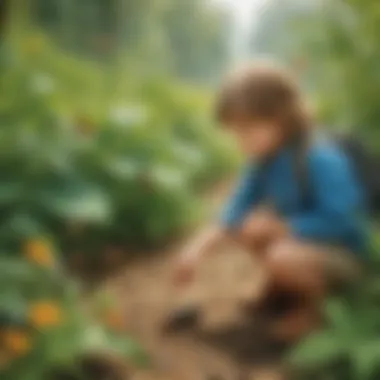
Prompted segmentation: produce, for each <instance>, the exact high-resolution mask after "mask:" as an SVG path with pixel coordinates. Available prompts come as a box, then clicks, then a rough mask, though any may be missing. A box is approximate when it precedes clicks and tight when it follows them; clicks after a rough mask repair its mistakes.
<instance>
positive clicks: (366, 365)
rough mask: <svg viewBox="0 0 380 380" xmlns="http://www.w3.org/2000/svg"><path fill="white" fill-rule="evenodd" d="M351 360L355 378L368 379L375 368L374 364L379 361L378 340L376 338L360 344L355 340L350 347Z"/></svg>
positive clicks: (379, 343)
mask: <svg viewBox="0 0 380 380" xmlns="http://www.w3.org/2000/svg"><path fill="white" fill-rule="evenodd" d="M351 360H352V363H353V366H354V369H355V375H356V376H357V378H358V379H360V380H367V379H368V380H370V379H371V376H372V375H373V372H374V371H375V370H376V364H378V363H379V362H380V341H379V340H378V339H376V340H373V341H368V342H364V343H362V344H360V343H358V342H357V343H356V344H355V346H353V347H352V352H351Z"/></svg>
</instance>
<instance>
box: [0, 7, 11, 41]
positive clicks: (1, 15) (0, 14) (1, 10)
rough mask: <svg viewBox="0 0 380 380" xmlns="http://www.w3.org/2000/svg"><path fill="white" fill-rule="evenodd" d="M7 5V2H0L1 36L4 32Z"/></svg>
mask: <svg viewBox="0 0 380 380" xmlns="http://www.w3.org/2000/svg"><path fill="white" fill-rule="evenodd" d="M9 4H10V2H9V0H3V1H1V2H0V34H3V33H4V30H5V26H6V20H7V13H8V9H9Z"/></svg>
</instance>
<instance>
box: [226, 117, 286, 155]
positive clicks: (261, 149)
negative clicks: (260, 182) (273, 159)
mask: <svg viewBox="0 0 380 380" xmlns="http://www.w3.org/2000/svg"><path fill="white" fill-rule="evenodd" d="M230 130H231V132H232V134H233V136H234V138H235V139H236V141H237V143H238V145H239V148H240V150H241V151H242V152H243V154H245V155H246V156H247V157H248V158H259V159H260V158H266V157H268V156H270V155H271V154H273V153H275V152H276V151H277V150H278V149H279V147H280V146H281V142H282V134H281V132H280V131H281V128H279V126H278V124H277V123H276V122H273V121H269V120H245V121H238V122H235V123H233V124H231V125H230Z"/></svg>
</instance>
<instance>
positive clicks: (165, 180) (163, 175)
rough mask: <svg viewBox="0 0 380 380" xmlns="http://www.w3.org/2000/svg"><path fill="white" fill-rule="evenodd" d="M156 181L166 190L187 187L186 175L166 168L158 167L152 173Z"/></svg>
mask: <svg viewBox="0 0 380 380" xmlns="http://www.w3.org/2000/svg"><path fill="white" fill-rule="evenodd" d="M152 177H153V178H154V180H155V181H156V182H157V183H158V184H159V185H161V186H164V187H166V188H179V187H182V186H184V185H185V181H186V179H185V177H184V174H183V173H182V172H181V171H180V170H178V169H174V168H170V167H166V166H157V167H155V169H154V172H153V173H152Z"/></svg>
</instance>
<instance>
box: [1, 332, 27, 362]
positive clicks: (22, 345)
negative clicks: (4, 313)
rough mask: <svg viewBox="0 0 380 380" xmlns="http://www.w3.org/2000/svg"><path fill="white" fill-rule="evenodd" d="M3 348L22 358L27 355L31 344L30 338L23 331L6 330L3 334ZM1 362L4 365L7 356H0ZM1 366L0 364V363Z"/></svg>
mask: <svg viewBox="0 0 380 380" xmlns="http://www.w3.org/2000/svg"><path fill="white" fill-rule="evenodd" d="M2 340H3V342H4V347H5V348H6V349H7V350H8V351H10V353H11V354H13V355H16V356H22V355H25V354H27V353H28V352H29V351H30V350H31V348H32V343H31V340H30V337H29V336H28V334H27V333H26V332H25V331H21V330H7V331H4V333H3V339H2ZM1 359H2V360H1V361H2V362H4V365H5V364H6V360H7V359H8V357H7V356H4V358H3V357H2V355H1ZM1 364H2V363H1Z"/></svg>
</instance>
